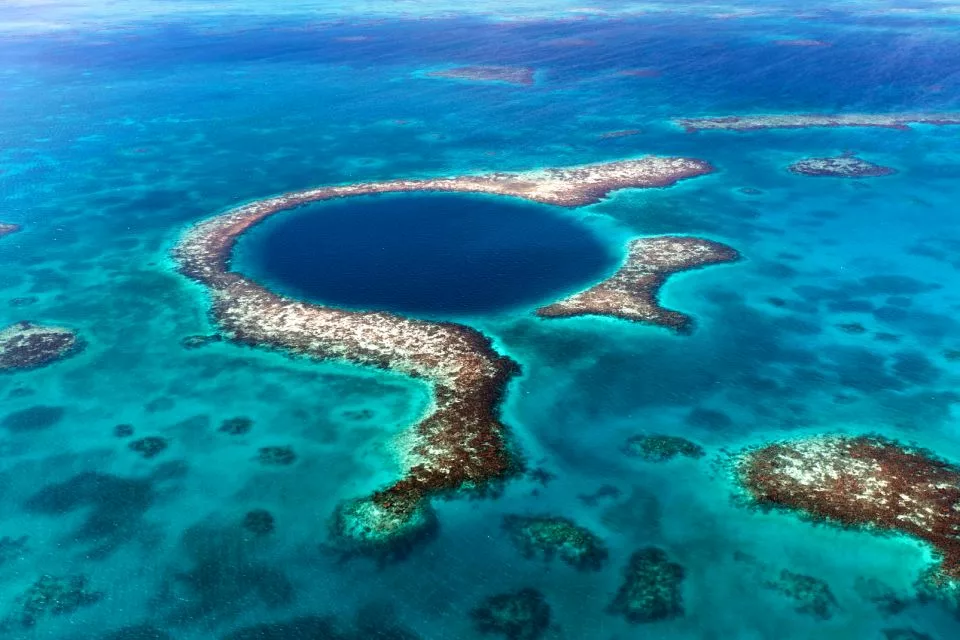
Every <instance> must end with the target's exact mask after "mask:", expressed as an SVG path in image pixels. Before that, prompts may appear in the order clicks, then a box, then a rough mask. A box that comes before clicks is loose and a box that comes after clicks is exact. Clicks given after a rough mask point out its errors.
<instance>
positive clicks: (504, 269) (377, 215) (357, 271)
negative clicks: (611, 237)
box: [233, 193, 619, 317]
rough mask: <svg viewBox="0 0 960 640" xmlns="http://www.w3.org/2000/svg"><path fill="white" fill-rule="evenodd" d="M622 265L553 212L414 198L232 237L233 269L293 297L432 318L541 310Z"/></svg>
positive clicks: (299, 213)
mask: <svg viewBox="0 0 960 640" xmlns="http://www.w3.org/2000/svg"><path fill="white" fill-rule="evenodd" d="M618 262H619V256H618V255H616V254H615V253H614V252H612V251H611V250H610V249H609V248H608V247H607V246H606V245H605V244H604V243H603V242H602V241H601V239H600V238H599V237H597V236H596V235H595V234H594V233H593V232H592V231H591V230H590V229H589V228H588V227H586V226H585V225H584V224H582V223H580V222H579V221H578V220H576V219H574V217H573V216H570V215H569V214H568V213H566V212H564V211H563V210H561V209H560V208H559V207H553V206H549V205H542V204H537V203H530V202H525V201H522V200H515V199H511V198H504V197H498V196H481V195H460V194H458V195H450V194H428V193H418V194H387V195H373V196H359V197H354V198H344V199H339V200H328V201H323V202H317V203H312V204H309V205H306V206H304V207H301V208H299V209H296V210H294V211H288V212H283V213H279V214H277V215H275V216H272V217H270V218H268V219H267V220H265V221H264V222H263V223H261V224H259V225H257V226H256V227H254V228H253V229H251V230H250V231H248V232H247V233H246V234H244V236H243V237H242V238H240V240H239V241H238V243H237V248H236V251H235V255H234V261H233V268H234V269H235V270H237V271H239V272H241V273H243V274H244V275H246V276H248V277H250V278H251V279H253V280H256V281H258V282H260V283H261V284H262V285H264V286H266V287H268V288H270V289H271V290H272V291H275V292H277V293H281V294H283V295H286V296H288V297H292V298H297V299H301V300H307V301H310V302H315V303H319V304H323V305H328V306H336V307H341V308H348V309H358V310H378V311H391V312H396V313H401V314H404V315H420V316H430V317H436V316H457V315H473V314H484V313H496V312H500V311H505V310H510V309H514V308H518V307H527V306H533V305H537V304H546V303H549V302H552V301H554V300H556V299H557V298H558V297H560V296H563V295H568V294H569V293H571V292H574V291H576V290H578V289H580V288H582V287H585V286H587V285H589V284H590V283H591V282H594V281H596V280H599V279H601V278H602V277H603V276H604V275H605V274H607V273H609V272H610V271H612V270H613V269H615V268H616V266H617V264H618Z"/></svg>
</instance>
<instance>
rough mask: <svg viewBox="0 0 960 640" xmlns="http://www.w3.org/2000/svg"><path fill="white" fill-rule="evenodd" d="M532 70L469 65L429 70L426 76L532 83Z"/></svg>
mask: <svg viewBox="0 0 960 640" xmlns="http://www.w3.org/2000/svg"><path fill="white" fill-rule="evenodd" d="M533 74H534V70H533V69H532V68H530V67H504V66H494V65H490V66H483V65H481V66H470V67H454V68H452V69H443V70H440V71H430V72H428V73H427V74H426V76H427V77H428V78H452V79H456V80H474V81H476V82H506V83H509V84H516V85H531V84H533Z"/></svg>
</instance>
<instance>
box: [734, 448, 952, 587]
mask: <svg viewBox="0 0 960 640" xmlns="http://www.w3.org/2000/svg"><path fill="white" fill-rule="evenodd" d="M734 472H735V476H736V478H737V479H738V480H739V482H740V483H741V484H742V486H743V487H744V488H745V489H746V491H747V492H748V493H749V494H750V496H751V497H752V498H753V500H754V501H755V502H756V504H758V505H760V506H763V507H779V508H784V509H789V510H793V511H798V512H800V513H802V514H804V515H806V516H808V517H811V518H814V519H819V520H824V521H829V522H835V523H838V524H841V525H846V526H855V527H864V528H866V529H867V530H875V531H898V532H901V533H905V534H908V535H911V536H914V537H916V538H919V539H921V540H925V541H926V542H928V543H929V544H930V545H931V546H932V547H933V548H934V550H935V552H936V553H937V554H938V555H939V557H940V565H939V568H938V570H937V571H936V572H935V575H934V577H936V576H939V577H940V578H942V580H943V581H944V582H951V583H954V584H956V583H957V581H958V579H960V540H958V539H957V536H956V532H957V531H958V530H960V511H957V509H956V508H955V507H956V505H957V504H960V469H958V468H957V467H955V466H953V465H951V464H949V463H947V462H944V461H942V460H939V459H937V458H935V457H934V456H933V455H932V454H931V453H930V452H928V451H925V450H921V449H916V448H912V447H908V446H906V445H903V444H900V443H898V442H896V441H893V440H888V439H886V438H883V437H880V436H874V435H863V436H856V437H849V436H837V435H828V436H817V437H810V438H803V439H798V440H792V441H786V442H776V443H773V444H768V445H766V446H762V447H758V448H755V449H748V450H747V451H745V452H743V453H741V454H740V455H739V456H738V457H737V459H736V460H735V467H734Z"/></svg>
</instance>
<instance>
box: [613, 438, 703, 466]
mask: <svg viewBox="0 0 960 640" xmlns="http://www.w3.org/2000/svg"><path fill="white" fill-rule="evenodd" d="M622 451H623V453H624V454H626V455H628V456H630V457H633V458H640V459H641V460H645V461H646V462H666V461H667V460H672V459H673V458H676V457H677V456H683V457H686V458H694V459H696V458H702V457H703V456H704V455H705V454H706V452H705V451H704V450H703V447H701V446H700V445H698V444H697V443H696V442H692V441H690V440H687V439H686V438H681V437H680V436H671V435H665V434H659V433H657V434H649V435H636V436H630V437H629V438H627V441H626V442H625V443H624V445H623V448H622Z"/></svg>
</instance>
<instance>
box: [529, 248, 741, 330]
mask: <svg viewBox="0 0 960 640" xmlns="http://www.w3.org/2000/svg"><path fill="white" fill-rule="evenodd" d="M739 257H740V256H739V254H738V253H737V252H736V251H735V250H734V249H732V248H730V247H728V246H727V245H724V244H720V243H719V242H713V241H711V240H704V239H702V238H693V237H688V236H660V237H655V238H638V239H636V240H633V241H631V242H630V244H629V246H628V251H627V259H626V261H625V262H624V264H623V266H621V267H620V269H619V270H618V271H617V272H616V273H614V274H613V275H612V276H610V277H609V278H607V279H606V280H604V281H603V282H601V283H599V284H597V285H595V286H593V287H591V288H589V289H587V290H586V291H582V292H580V293H577V294H574V295H572V296H570V297H569V298H565V299H563V300H560V301H558V302H554V303H553V304H550V305H547V306H545V307H540V308H539V309H537V315H538V316H540V317H542V318H569V317H572V316H583V315H598V316H611V317H614V318H622V319H624V320H633V321H636V322H646V323H649V324H656V325H660V326H662V327H667V328H670V329H673V330H675V331H679V332H686V331H689V329H690V328H691V324H692V320H691V319H690V317H689V316H686V315H684V314H682V313H680V312H679V311H672V310H670V309H665V308H663V307H661V306H660V304H659V302H658V299H657V297H658V294H659V292H660V287H662V286H663V284H664V283H665V282H666V281H667V278H668V277H670V275H672V274H674V273H677V272H679V271H688V270H690V269H697V268H700V267H705V266H708V265H712V264H721V263H724V262H734V261H736V260H738V259H739Z"/></svg>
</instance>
